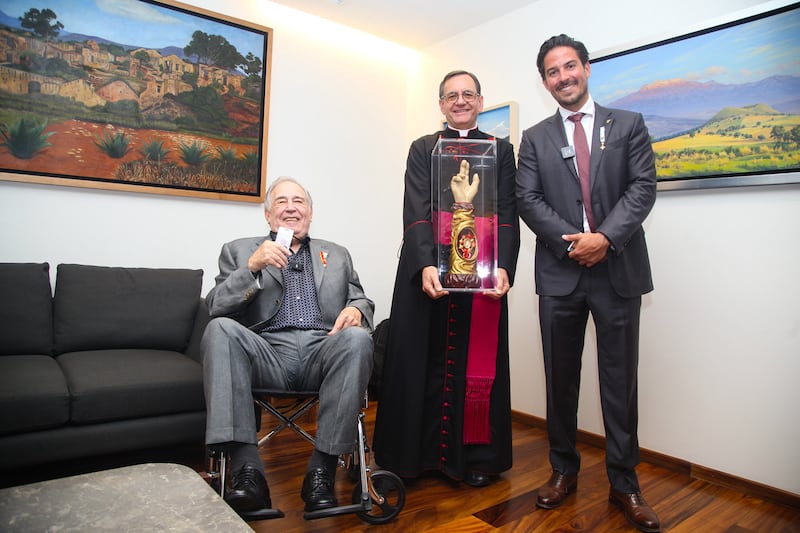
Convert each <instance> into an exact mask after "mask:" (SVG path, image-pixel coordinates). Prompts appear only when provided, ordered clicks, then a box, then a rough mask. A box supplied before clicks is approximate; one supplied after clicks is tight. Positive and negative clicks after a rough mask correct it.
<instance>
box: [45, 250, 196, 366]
mask: <svg viewBox="0 0 800 533" xmlns="http://www.w3.org/2000/svg"><path fill="white" fill-rule="evenodd" d="M202 282H203V271H202V270H189V269H177V268H124V267H102V266H90V265H74V264H60V265H58V269H57V272H56V290H55V296H54V300H53V309H54V314H53V321H54V327H53V330H54V332H55V351H56V353H57V354H61V353H64V352H71V351H81V350H93V349H117V348H151V349H162V350H175V351H181V352H182V351H184V350H185V349H186V346H187V344H188V342H189V337H190V335H191V333H192V325H193V323H194V319H195V313H196V310H197V305H198V303H199V302H200V291H201V288H202Z"/></svg>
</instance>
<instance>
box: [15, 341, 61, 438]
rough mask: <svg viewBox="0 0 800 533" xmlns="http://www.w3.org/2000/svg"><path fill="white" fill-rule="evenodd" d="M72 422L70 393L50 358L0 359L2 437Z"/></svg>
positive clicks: (37, 356)
mask: <svg viewBox="0 0 800 533" xmlns="http://www.w3.org/2000/svg"><path fill="white" fill-rule="evenodd" d="M68 420H69V390H68V389H67V382H66V380H65V379H64V375H63V374H62V372H61V368H60V367H59V366H58V363H57V362H56V360H55V359H53V358H52V357H51V356H49V355H7V356H5V357H0V435H8V434H11V433H24V432H27V431H38V430H42V429H48V428H53V427H59V426H62V425H64V424H66V423H67V421H68Z"/></svg>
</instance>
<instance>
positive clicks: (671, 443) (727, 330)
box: [409, 0, 800, 493]
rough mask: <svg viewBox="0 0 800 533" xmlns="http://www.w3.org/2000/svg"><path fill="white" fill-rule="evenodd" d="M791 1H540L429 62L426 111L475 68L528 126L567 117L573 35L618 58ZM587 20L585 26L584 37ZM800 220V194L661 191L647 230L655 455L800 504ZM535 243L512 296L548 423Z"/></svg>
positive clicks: (595, 400)
mask: <svg viewBox="0 0 800 533" xmlns="http://www.w3.org/2000/svg"><path fill="white" fill-rule="evenodd" d="M787 3H788V2H769V3H764V2H759V1H756V0H713V1H709V2H699V3H698V2H695V1H691V0H677V1H674V2H653V1H648V2H642V1H641V0H617V1H615V2H613V3H608V2H588V1H586V2H579V3H578V5H579V7H578V6H576V4H571V6H572V7H575V9H574V10H570V13H567V12H566V11H564V10H563V9H562V7H563V5H564V4H563V2H561V1H559V0H539V1H538V2H535V3H534V4H532V5H530V6H528V7H525V8H522V9H519V10H517V11H515V12H514V13H512V14H510V15H508V16H505V17H502V18H499V19H495V20H493V21H489V22H487V23H485V24H484V25H482V26H481V27H480V28H474V29H471V30H468V31H465V32H464V33H463V34H461V35H458V36H456V37H454V38H451V39H448V40H446V41H442V42H440V43H437V44H436V45H433V46H431V47H430V48H428V49H426V50H424V52H425V53H426V55H425V57H424V60H423V63H422V66H421V70H422V74H420V75H419V83H418V84H417V86H416V92H414V93H412V94H411V95H410V98H411V100H412V101H416V102H418V105H417V106H416V107H417V109H419V110H420V111H418V114H419V115H420V116H426V117H428V116H429V114H430V112H429V110H428V109H426V108H425V105H424V104H422V102H424V101H426V100H431V96H432V95H433V91H434V87H435V84H436V83H438V80H439V79H440V78H441V76H442V75H443V74H444V73H445V72H447V71H449V70H452V69H455V68H466V69H468V70H473V71H474V72H475V73H476V74H478V76H479V77H480V79H481V84H482V85H483V93H484V95H485V105H486V106H491V105H495V104H498V103H501V102H505V101H508V100H513V101H517V102H518V104H519V114H520V118H519V123H520V128H521V129H524V128H527V127H529V126H531V125H533V124H534V123H536V122H538V121H539V120H542V119H543V118H544V117H546V116H548V115H550V114H552V113H553V112H554V111H555V108H556V104H555V103H554V101H553V100H552V98H551V96H550V95H549V93H547V92H546V91H545V89H544V88H543V87H542V84H541V79H540V77H539V74H538V72H537V70H536V54H537V53H538V49H539V46H540V45H541V43H542V42H543V41H544V40H545V39H547V38H548V37H550V36H551V35H554V34H557V33H562V32H564V33H569V34H572V35H573V36H574V37H576V38H578V39H580V40H582V41H583V42H584V43H585V44H586V45H587V47H588V48H589V52H590V54H594V55H603V54H598V52H601V51H607V50H610V49H615V50H624V49H626V48H629V46H626V45H628V43H635V44H644V43H647V42H654V41H657V40H660V39H662V38H666V37H674V36H679V35H683V34H685V33H688V32H689V31H693V30H697V29H702V28H707V27H709V26H713V25H715V24H719V23H723V22H729V21H732V20H737V19H739V18H741V17H742V16H746V15H751V14H755V13H760V12H763V11H767V10H769V9H773V8H775V7H779V6H780V5H785V4H787ZM573 13H579V18H580V20H582V21H585V23H582V24H580V25H578V27H579V29H575V30H570V29H569V28H568V27H567V26H566V24H565V17H567V16H572V14H573ZM479 35H480V36H485V37H486V39H485V40H484V41H483V42H482V44H480V45H476V43H478V42H481V41H480V40H479V39H478V36H479ZM487 42H488V43H490V45H487V44H486V43H487ZM589 86H590V89H591V78H590V80H589ZM437 119H438V116H435V115H434V116H432V117H429V120H428V123H429V128H428V129H432V128H433V127H435V123H434V121H435V120H437ZM409 121H414V118H413V117H411V118H409ZM417 122H419V119H417ZM518 135H519V133H518ZM799 211H800V188H798V186H797V185H788V186H771V187H748V188H737V189H714V190H702V191H683V192H678V191H667V192H659V195H658V200H657V202H656V206H655V208H654V211H653V212H652V214H651V215H650V217H649V218H648V220H647V222H646V224H645V230H646V232H647V238H648V245H649V248H650V253H651V261H652V265H653V275H654V280H655V286H656V290H655V292H653V293H651V294H649V295H646V296H645V297H644V299H643V307H642V331H641V361H640V371H639V376H640V384H639V404H640V431H639V439H640V443H641V446H642V447H644V448H647V449H650V450H654V451H658V452H661V453H664V454H667V455H670V456H674V457H678V458H682V459H686V460H688V461H691V462H693V463H695V464H699V465H703V466H706V467H709V468H713V469H717V470H720V471H722V472H726V473H729V474H733V475H737V476H740V477H743V478H746V479H750V480H754V481H758V482H760V483H764V484H767V485H770V486H773V487H778V488H781V489H784V490H787V491H790V492H794V493H800V448H798V445H797V442H798V440H799V439H800V429H798V424H797V421H798V420H800V392H799V391H800V387H798V386H797V385H796V382H797V379H798V378H800V349H799V348H798V345H799V344H800V318H799V317H800V313H798V312H797V305H796V303H795V302H797V301H798V300H799V299H800V282H798V276H797V271H798V270H797V268H798V267H797V264H798V259H800V252H798V248H797V247H796V246H794V245H793V242H794V241H795V240H796V239H797V237H798V236H800V220H799V219H798V212H799ZM533 245H534V237H533V235H532V233H531V232H530V231H529V230H528V229H527V228H525V230H524V234H523V246H522V250H521V254H520V261H519V265H518V269H517V282H516V285H515V287H514V288H513V289H512V292H511V295H510V302H511V312H510V320H511V324H510V327H511V359H512V361H511V366H512V405H513V407H514V409H516V410H520V411H523V412H527V413H530V414H533V415H536V416H540V417H544V416H545V394H544V373H543V367H542V353H541V341H540V337H539V329H538V304H537V300H536V297H535V294H534V286H533ZM593 335H594V330H593V329H592V328H591V326H590V331H589V332H588V334H587V344H586V346H587V349H586V352H585V354H586V355H585V357H584V368H583V375H582V387H581V402H580V409H579V414H578V416H579V425H580V427H581V429H584V430H586V431H590V432H593V433H597V434H603V433H604V431H603V425H602V414H601V410H600V405H599V390H598V386H597V364H596V357H595V353H596V352H595V350H594V348H595V347H596V344H595V342H594V339H593Z"/></svg>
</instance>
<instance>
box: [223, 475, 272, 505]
mask: <svg viewBox="0 0 800 533" xmlns="http://www.w3.org/2000/svg"><path fill="white" fill-rule="evenodd" d="M225 501H226V502H227V503H228V505H230V506H231V508H232V509H233V510H234V511H238V512H248V511H257V510H259V509H269V508H271V507H272V501H271V500H270V497H269V487H267V479H266V478H265V477H264V474H263V472H261V471H260V470H259V469H258V468H255V467H252V466H250V465H245V466H243V467H242V469H241V470H239V471H238V472H236V473H235V474H234V475H233V479H232V480H231V490H229V491H228V492H227V493H226V494H225Z"/></svg>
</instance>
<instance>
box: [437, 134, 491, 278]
mask: <svg viewBox="0 0 800 533" xmlns="http://www.w3.org/2000/svg"><path fill="white" fill-rule="evenodd" d="M431 155H432V157H431V176H432V177H433V180H432V185H431V195H432V196H431V205H432V209H433V213H431V215H432V217H431V220H432V221H433V232H434V237H435V239H436V251H437V254H438V260H439V278H440V280H441V282H442V287H443V288H445V289H446V290H449V291H484V290H488V289H494V288H495V273H496V271H497V253H496V250H497V216H496V215H497V143H496V142H495V140H494V139H446V138H440V139H439V141H438V142H437V143H436V146H435V147H434V148H433V153H432V154H431Z"/></svg>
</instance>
